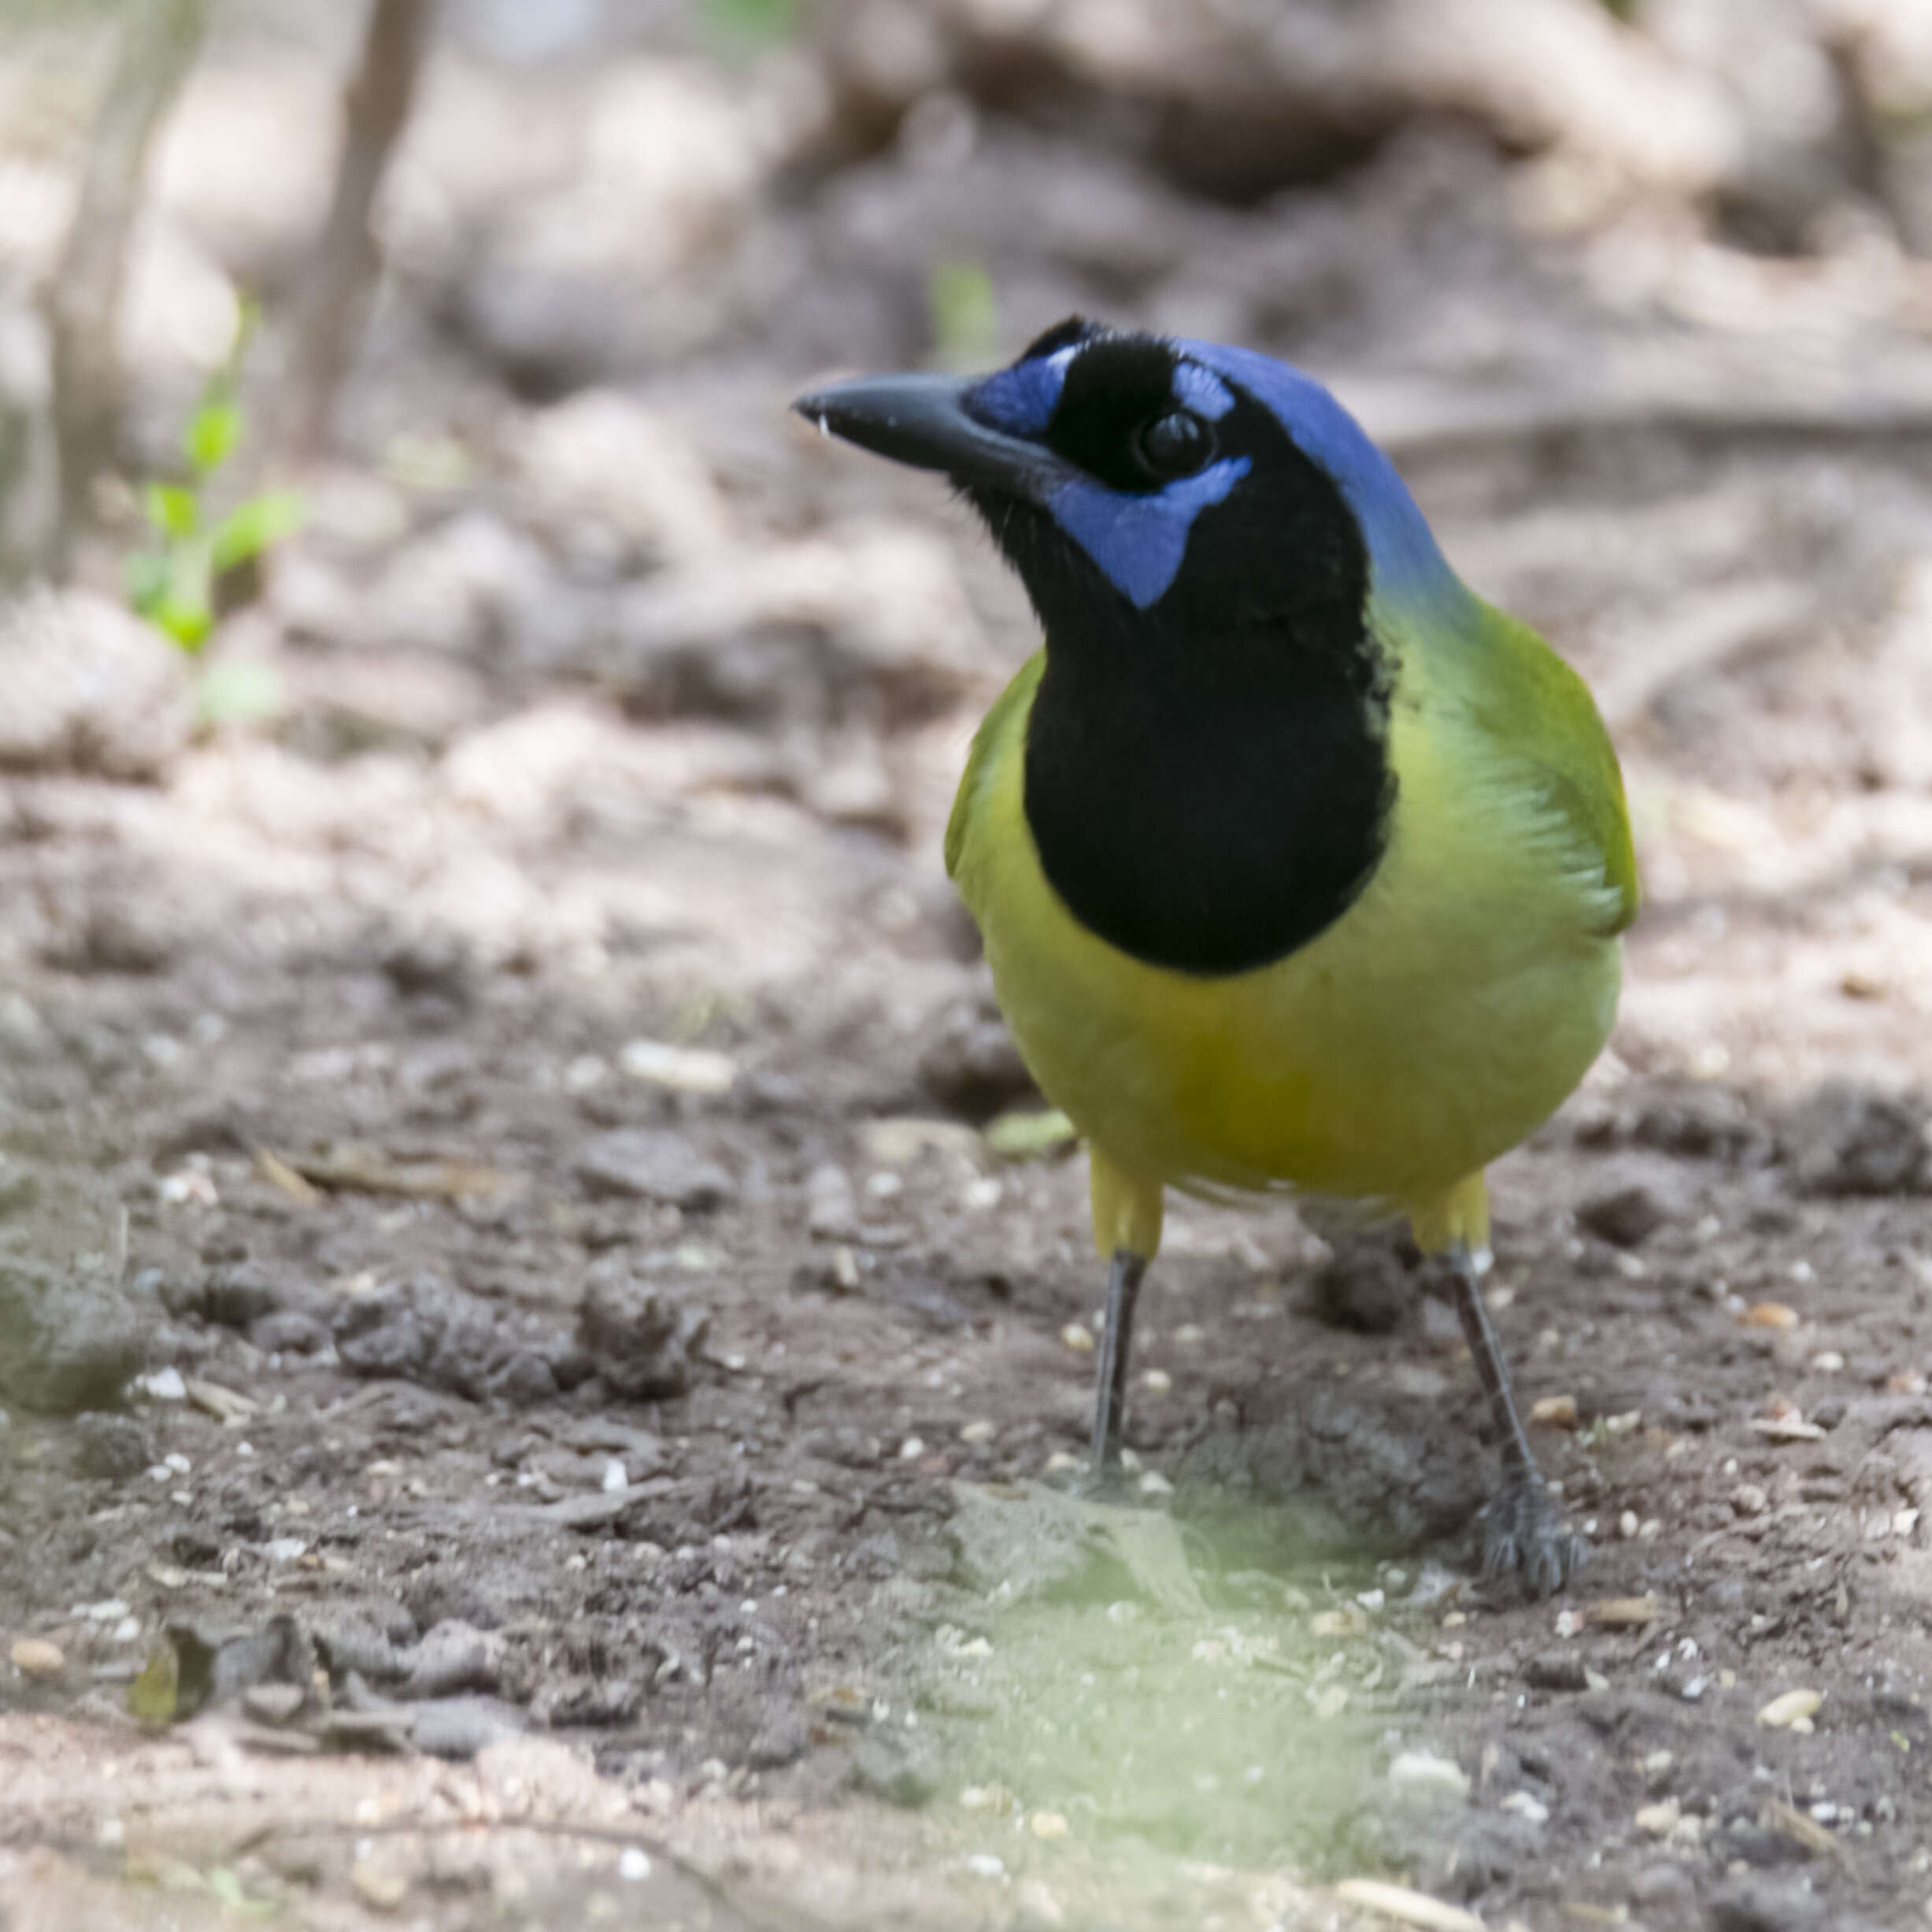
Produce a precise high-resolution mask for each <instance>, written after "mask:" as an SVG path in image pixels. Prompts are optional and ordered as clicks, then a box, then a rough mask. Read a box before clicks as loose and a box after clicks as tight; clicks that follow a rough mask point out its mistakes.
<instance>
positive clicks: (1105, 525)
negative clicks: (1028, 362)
mask: <svg viewBox="0 0 1932 1932" xmlns="http://www.w3.org/2000/svg"><path fill="white" fill-rule="evenodd" d="M1008 373H1009V374H1010V373H1012V372H1010V371H1009V372H1008ZM1209 380H1212V377H1210V378H1209ZM1198 406H1199V405H1197V404H1190V407H1198ZM1251 467H1252V465H1251V464H1250V461H1249V458H1248V457H1245V456H1240V457H1226V458H1224V459H1223V461H1220V462H1219V463H1215V464H1210V465H1209V466H1208V468H1206V469H1204V470H1203V471H1201V473H1200V474H1199V475H1198V476H1189V477H1186V478H1183V479H1182V480H1181V481H1180V482H1179V483H1169V484H1168V487H1166V489H1164V490H1160V491H1159V492H1157V494H1154V495H1153V496H1130V495H1127V494H1125V493H1124V492H1123V491H1120V490H1109V489H1108V488H1107V487H1105V485H1104V484H1101V483H1095V482H1094V481H1092V480H1091V479H1090V478H1088V477H1085V476H1079V477H1075V479H1073V480H1072V481H1071V483H1063V484H1061V485H1060V487H1059V489H1057V490H1055V491H1054V492H1053V495H1052V496H1051V497H1049V498H1048V499H1047V504H1046V507H1047V509H1048V511H1049V513H1051V515H1052V516H1053V520H1054V521H1055V522H1056V523H1057V524H1059V525H1060V528H1061V529H1062V530H1064V531H1066V533H1067V535H1068V536H1070V537H1071V538H1072V539H1073V540H1074V542H1075V543H1077V544H1079V546H1080V547H1081V549H1082V550H1085V551H1086V553H1087V555H1088V556H1089V557H1092V558H1093V560H1094V562H1095V563H1097V564H1099V566H1100V567H1101V570H1102V571H1103V572H1105V574H1106V576H1107V579H1108V582H1109V583H1112V585H1113V587H1114V588H1115V589H1116V590H1118V591H1120V594H1121V595H1122V596H1123V597H1124V598H1126V599H1127V601H1128V602H1129V603H1130V604H1131V605H1134V608H1135V609H1137V610H1145V609H1146V608H1147V607H1148V605H1149V604H1153V603H1157V602H1158V601H1160V598H1162V597H1164V595H1165V594H1167V589H1168V585H1169V584H1171V583H1173V581H1174V579H1175V575H1176V574H1177V573H1178V572H1179V569H1180V568H1181V560H1182V558H1183V557H1185V556H1186V554H1187V539H1188V534H1189V532H1190V531H1192V530H1193V528H1194V519H1195V518H1196V517H1197V516H1199V515H1200V514H1201V512H1202V511H1203V510H1205V509H1207V508H1208V505H1210V504H1214V503H1219V502H1221V500H1222V499H1223V498H1224V497H1226V496H1227V493H1228V492H1229V490H1232V489H1233V488H1234V486H1235V484H1236V483H1239V482H1240V481H1241V479H1242V477H1244V476H1246V475H1247V473H1248V472H1249V468H1251Z"/></svg>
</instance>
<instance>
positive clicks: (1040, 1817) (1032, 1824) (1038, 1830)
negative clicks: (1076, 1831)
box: [1027, 1812, 1072, 1838]
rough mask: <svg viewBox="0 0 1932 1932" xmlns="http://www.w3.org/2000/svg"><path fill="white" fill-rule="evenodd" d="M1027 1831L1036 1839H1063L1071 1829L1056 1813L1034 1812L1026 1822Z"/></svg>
mask: <svg viewBox="0 0 1932 1932" xmlns="http://www.w3.org/2000/svg"><path fill="white" fill-rule="evenodd" d="M1071 1829H1072V1827H1071V1826H1070V1825H1068V1823H1067V1821H1066V1819H1064V1817H1063V1816H1062V1815H1060V1813H1059V1812H1034V1814H1033V1815H1032V1816H1031V1818H1029V1819H1027V1830H1029V1831H1031V1833H1032V1834H1033V1835H1034V1837H1035V1838H1065V1837H1066V1836H1067V1835H1068V1833H1069V1832H1070V1831H1071Z"/></svg>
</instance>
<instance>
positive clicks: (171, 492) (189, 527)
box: [141, 483, 201, 537]
mask: <svg viewBox="0 0 1932 1932" xmlns="http://www.w3.org/2000/svg"><path fill="white" fill-rule="evenodd" d="M141 508H142V511H143V512H144V513H146V517H147V520H148V521H149V522H150V524H153V525H154V527H155V528H156V529H157V530H158V531H160V532H161V535H163V536H164V537H191V536H193V535H194V526H195V524H196V523H197V522H198V520H200V516H201V504H200V501H199V499H198V498H197V497H196V495H195V494H194V491H193V490H189V489H187V488H184V487H183V486H182V485H181V484H180V483H144V484H142V488H141Z"/></svg>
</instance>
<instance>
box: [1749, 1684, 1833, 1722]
mask: <svg viewBox="0 0 1932 1932" xmlns="http://www.w3.org/2000/svg"><path fill="white" fill-rule="evenodd" d="M1824 1701H1825V1700H1824V1697H1823V1693H1820V1692H1819V1691H1815V1690H1787V1691H1786V1692H1785V1693H1784V1694H1783V1695H1782V1697H1774V1698H1772V1699H1771V1702H1770V1703H1769V1704H1766V1705H1765V1706H1764V1709H1763V1710H1761V1711H1760V1712H1758V1714H1757V1721H1758V1722H1759V1723H1760V1724H1761V1725H1763V1726H1764V1728H1765V1729H1766V1730H1796V1729H1797V1727H1798V1726H1799V1724H1801V1723H1802V1724H1803V1725H1804V1727H1805V1729H1806V1730H1809V1729H1810V1728H1811V1720H1812V1718H1813V1716H1814V1715H1816V1713H1817V1712H1818V1710H1819V1707H1820V1706H1821V1705H1822V1704H1823V1703H1824Z"/></svg>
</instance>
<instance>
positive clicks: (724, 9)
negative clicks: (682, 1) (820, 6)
mask: <svg viewBox="0 0 1932 1932" xmlns="http://www.w3.org/2000/svg"><path fill="white" fill-rule="evenodd" d="M800 10H801V8H800V0H697V8H696V11H697V17H698V33H699V36H700V38H701V39H702V40H703V41H705V43H707V44H708V46H709V47H710V49H711V50H712V52H713V53H714V54H716V55H718V56H719V57H720V58H722V59H724V60H727V61H743V60H748V59H750V58H753V57H755V56H757V55H758V54H762V53H764V51H765V50H767V49H768V48H770V47H775V46H782V45H783V43H785V42H786V41H787V40H789V39H790V38H791V37H792V35H794V33H796V32H797V31H798V24H799V22H798V16H799V13H800Z"/></svg>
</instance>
